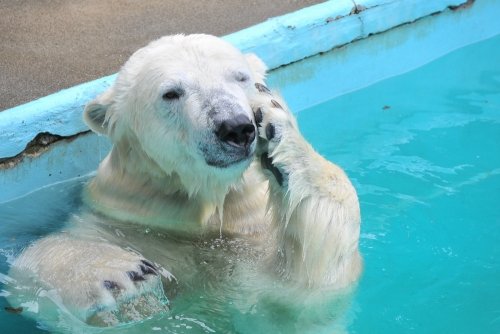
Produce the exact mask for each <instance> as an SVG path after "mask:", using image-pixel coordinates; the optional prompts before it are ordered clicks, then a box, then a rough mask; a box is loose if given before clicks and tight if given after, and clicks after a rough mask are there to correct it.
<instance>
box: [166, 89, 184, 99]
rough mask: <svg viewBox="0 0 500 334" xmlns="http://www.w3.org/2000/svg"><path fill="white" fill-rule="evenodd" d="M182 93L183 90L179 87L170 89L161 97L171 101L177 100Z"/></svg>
mask: <svg viewBox="0 0 500 334" xmlns="http://www.w3.org/2000/svg"><path fill="white" fill-rule="evenodd" d="M183 94H184V92H183V91H182V90H180V89H172V90H169V91H167V92H166V93H165V94H163V96H162V97H163V99H164V100H168V101H172V100H178V99H179V98H180V97H181V96H182V95H183Z"/></svg>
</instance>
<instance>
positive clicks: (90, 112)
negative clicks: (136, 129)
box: [83, 87, 114, 135]
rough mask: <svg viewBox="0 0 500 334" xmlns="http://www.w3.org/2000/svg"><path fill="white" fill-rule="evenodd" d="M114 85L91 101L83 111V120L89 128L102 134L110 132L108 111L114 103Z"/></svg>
mask: <svg viewBox="0 0 500 334" xmlns="http://www.w3.org/2000/svg"><path fill="white" fill-rule="evenodd" d="M113 96H114V91H113V87H111V88H109V89H108V90H107V91H105V92H104V93H102V94H101V95H99V96H98V97H96V98H95V99H94V100H92V101H90V102H89V103H88V104H87V105H86V106H85V110H84V111H83V120H84V122H85V123H86V124H87V125H88V126H89V128H90V129H91V130H92V131H94V132H97V133H99V134H102V135H107V134H108V124H107V117H106V113H107V112H108V110H109V108H110V107H111V106H112V105H113V102H114V101H113Z"/></svg>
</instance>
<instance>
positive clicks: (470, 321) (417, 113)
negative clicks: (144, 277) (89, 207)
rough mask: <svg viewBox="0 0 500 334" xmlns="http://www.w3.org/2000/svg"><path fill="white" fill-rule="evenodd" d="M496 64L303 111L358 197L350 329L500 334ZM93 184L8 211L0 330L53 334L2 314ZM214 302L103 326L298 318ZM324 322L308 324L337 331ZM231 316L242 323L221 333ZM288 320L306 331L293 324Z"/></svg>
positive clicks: (473, 58)
mask: <svg viewBox="0 0 500 334" xmlns="http://www.w3.org/2000/svg"><path fill="white" fill-rule="evenodd" d="M498 59H500V36H497V37H495V38H492V39H489V40H486V41H483V42H480V43H477V44H474V45H470V46H467V47H465V48H462V49H460V50H457V51H455V52H452V53H450V54H448V55H447V56H445V57H442V58H440V59H438V60H436V61H434V62H432V63H430V64H427V65H425V66H423V67H421V68H419V69H417V70H414V71H412V72H409V73H406V74H404V75H401V76H397V77H393V78H390V79H387V80H384V81H382V82H379V83H377V84H375V85H372V86H371V87H368V88H366V89H363V90H360V91H357V92H353V93H350V94H347V95H343V96H341V97H338V98H336V99H334V100H331V101H328V102H326V103H323V104H321V105H318V106H315V107H313V108H310V109H308V110H303V111H301V112H300V113H299V114H298V120H299V124H300V128H301V130H302V132H303V134H304V136H305V137H306V138H307V139H308V140H309V141H310V142H311V143H312V144H313V146H314V147H315V148H316V149H317V150H318V151H319V152H320V153H321V154H323V155H324V156H326V157H327V158H328V159H329V160H331V161H334V162H336V163H337V164H339V165H340V166H342V167H343V168H344V169H345V170H346V171H347V173H348V175H349V176H350V177H351V179H352V180H353V182H354V184H355V187H356V188H357V190H358V194H359V197H360V203H361V212H362V235H361V244H360V246H361V250H362V253H363V257H364V262H365V270H364V274H363V277H362V279H361V280H360V282H359V286H358V287H357V290H356V292H355V293H354V296H353V297H352V301H351V302H350V306H349V308H348V310H347V311H346V314H345V316H344V317H343V320H342V321H343V324H342V325H341V326H344V327H345V328H346V331H347V332H349V333H384V334H390V333H398V334H399V333H410V332H414V333H500V261H499V259H500V246H499V241H500V209H499V204H500V62H499V61H498ZM82 182H84V180H76V181H72V182H68V183H63V184H60V185H56V186H54V187H48V188H45V189H42V190H40V191H37V192H34V193H32V194H30V195H28V196H26V197H23V198H20V199H17V200H15V201H11V202H7V203H3V204H1V205H0V323H1V324H2V330H1V331H2V333H36V332H41V331H44V325H43V324H36V323H35V322H34V321H32V320H28V319H26V318H24V317H22V316H20V315H19V314H15V313H11V312H6V311H4V308H5V307H7V306H8V304H7V301H6V299H5V298H4V297H5V295H6V294H7V290H6V289H5V288H4V287H3V285H5V284H9V277H8V276H7V273H8V263H9V261H11V260H12V257H13V256H14V255H15V254H17V253H19V251H20V250H21V249H22V248H23V247H26V246H27V245H28V244H29V243H30V242H31V241H32V240H34V239H36V238H39V237H40V236H43V235H45V234H47V233H49V232H51V231H54V230H56V229H58V228H60V227H61V226H62V223H63V221H64V220H65V219H66V218H67V217H68V215H69V214H70V213H71V212H72V210H74V209H75V207H77V206H78V205H79V200H78V196H79V191H80V190H81V187H82ZM198 297H203V296H198ZM207 298H214V301H213V302H214V303H215V299H216V298H217V296H209V295H207ZM205 303H206V305H207V308H206V309H205V310H201V309H200V308H198V309H197V308H196V307H193V308H189V307H187V306H186V307H185V309H184V311H183V313H182V314H176V313H175V312H174V311H172V312H173V314H172V315H171V316H168V315H167V316H165V317H163V318H161V319H151V320H146V321H144V322H142V323H140V324H137V325H134V326H131V327H127V328H122V329H121V330H120V331H113V330H104V332H110V333H111V332H130V333H132V332H134V333H135V332H137V333H138V332H141V333H144V332H170V333H172V332H179V333H203V332H207V333H210V332H228V333H230V332H238V333H256V332H262V333H264V332H266V330H268V332H276V331H277V330H278V331H279V328H280V324H279V323H276V324H274V325H272V326H271V325H269V319H280V320H279V321H288V320H286V319H292V318H294V317H295V315H294V314H291V315H288V316H289V317H288V318H287V315H283V314H282V313H281V312H282V310H280V309H279V308H277V309H275V310H274V314H271V315H268V316H267V317H263V315H259V314H251V313H248V314H243V313H240V314H229V315H228V314H227V312H226V310H227V309H224V308H221V309H216V308H215V309H214V308H210V306H209V305H210V300H209V301H205ZM215 304H217V303H215ZM212 305H213V304H212ZM217 305H219V304H217ZM332 307H335V305H333V306H332ZM28 308H29V305H28ZM198 311H199V312H198ZM219 311H220V314H219V313H218V312H219ZM196 312H198V313H196ZM300 312H302V313H303V310H302V311H300ZM228 317H229V320H228ZM231 317H232V318H231ZM264 318H266V319H267V320H266V321H267V322H262V323H261V324H259V319H264ZM327 320H328V319H325V321H323V322H321V324H320V323H317V324H315V326H313V327H311V329H310V332H311V333H323V332H324V333H331V332H334V331H335V330H337V329H338V326H339V324H336V323H335V320H331V322H329V321H327ZM221 321H224V322H225V321H229V322H231V323H232V327H231V328H227V329H226V330H224V329H221ZM172 324H174V325H175V326H174V325H172ZM176 326H177V327H176ZM266 326H268V327H266ZM213 328H217V329H218V330H213ZM283 328H286V332H287V333H291V332H293V331H294V329H295V330H296V331H297V332H299V328H300V332H301V333H303V332H304V328H301V327H300V326H295V325H294V324H293V323H287V324H286V325H283ZM59 330H60V331H65V330H66V331H68V332H72V330H70V329H68V328H63V327H61V328H59ZM305 332H307V331H305Z"/></svg>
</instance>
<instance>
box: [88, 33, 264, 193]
mask: <svg viewBox="0 0 500 334" xmlns="http://www.w3.org/2000/svg"><path fill="white" fill-rule="evenodd" d="M265 71H266V68H265V65H264V64H263V62H262V61H261V60H260V59H259V58H257V57H256V56H255V55H243V54H242V53H241V52H240V51H239V50H237V49H236V48H235V47H233V46H232V45H231V44H229V43H227V42H225V41H224V40H222V39H219V38H217V37H214V36H209V35H202V34H198V35H187V36H185V35H175V36H166V37H163V38H160V39H158V40H156V41H153V42H151V43H150V44H149V45H147V46H146V47H144V48H142V49H139V50H138V51H136V52H135V53H134V54H133V55H132V56H131V57H130V59H129V60H128V61H127V62H126V63H125V65H124V66H123V67H122V69H121V70H120V72H119V73H118V76H117V78H116V81H115V83H114V84H113V86H112V87H111V88H109V89H108V90H107V91H106V92H104V93H103V94H102V95H100V96H99V97H97V98H96V99H95V100H94V101H92V102H90V103H89V104H88V105H87V106H86V108H85V112H84V120H85V122H86V123H87V124H88V125H89V127H90V128H91V129H92V130H93V131H95V132H97V133H100V134H105V135H107V136H109V137H110V138H111V141H112V142H113V143H114V149H115V150H121V152H119V154H118V155H120V156H126V155H130V154H129V153H128V152H127V151H137V152H140V154H136V156H143V157H145V158H144V159H135V160H139V161H130V160H126V159H122V160H121V163H123V164H129V165H130V164H133V165H134V166H120V168H121V169H130V170H132V169H133V170H134V171H135V172H137V173H144V174H147V173H152V172H153V171H155V173H156V174H158V172H160V173H164V174H165V175H167V176H170V175H175V177H176V178H177V179H179V180H180V183H181V184H182V186H183V187H184V188H185V190H186V191H187V193H188V194H189V195H193V194H196V193H198V192H200V189H205V190H208V191H209V192H210V191H211V190H210V189H207V188H210V187H222V188H226V189H227V187H228V186H230V185H231V184H232V183H234V182H235V180H237V179H239V178H241V176H242V174H243V172H244V171H245V170H246V169H247V168H248V166H249V164H250V162H251V161H252V159H253V154H254V151H255V147H256V131H257V129H256V125H255V120H254V115H253V113H252V110H251V107H250V99H251V98H252V95H253V94H254V92H255V87H254V84H255V82H256V81H261V80H262V79H263V77H264V75H265ZM212 190H214V191H215V190H216V189H212Z"/></svg>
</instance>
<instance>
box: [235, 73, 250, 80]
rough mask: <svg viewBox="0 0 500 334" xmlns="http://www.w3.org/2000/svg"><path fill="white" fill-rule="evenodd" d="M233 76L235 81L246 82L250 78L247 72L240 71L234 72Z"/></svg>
mask: <svg viewBox="0 0 500 334" xmlns="http://www.w3.org/2000/svg"><path fill="white" fill-rule="evenodd" d="M235 78H236V81H238V82H247V81H248V80H250V77H249V76H248V74H246V73H241V72H238V73H236V75H235Z"/></svg>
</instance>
